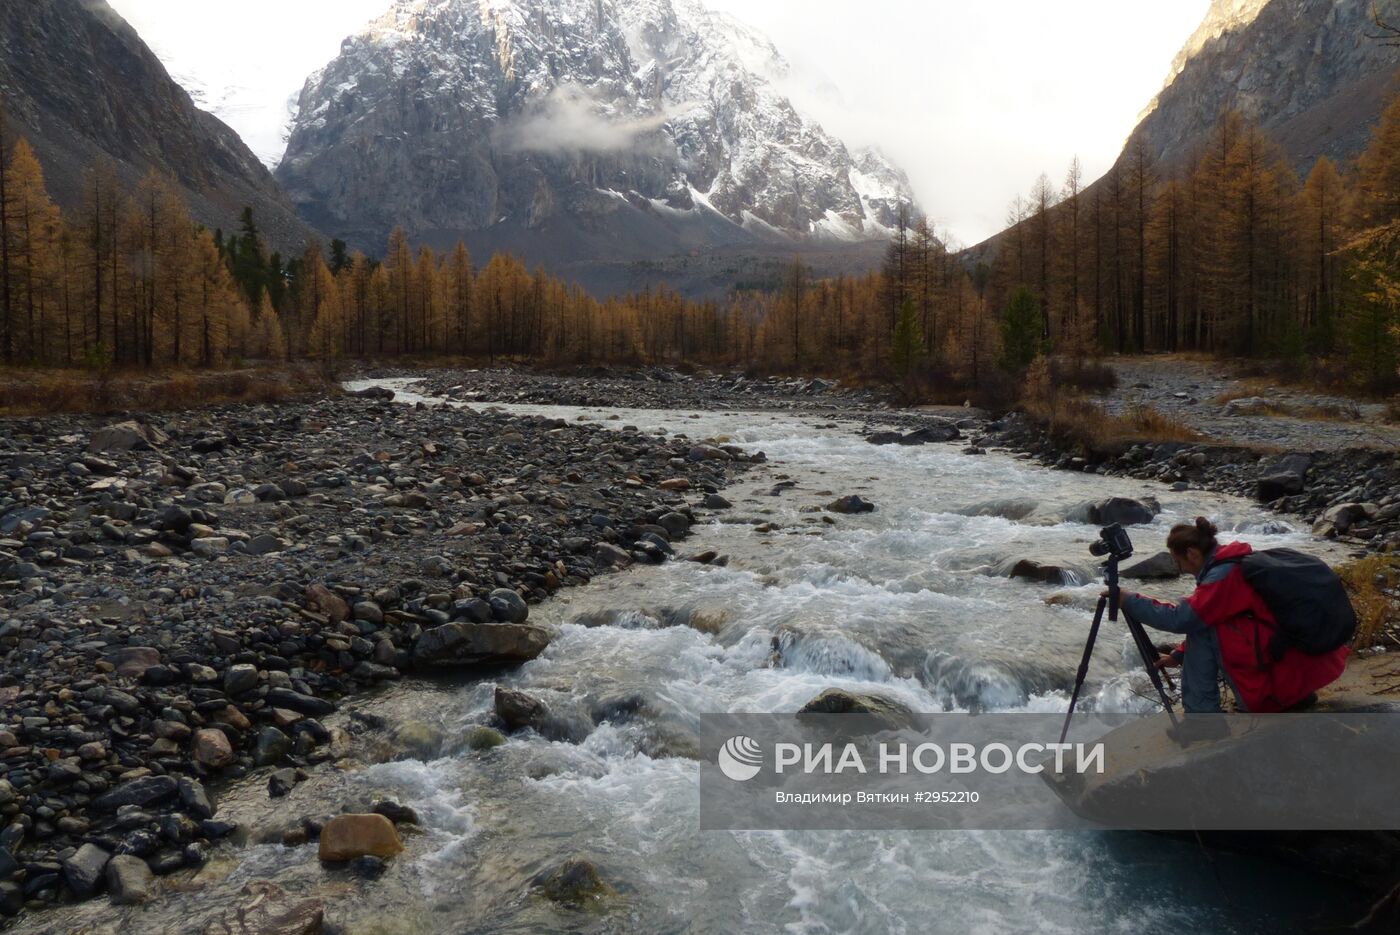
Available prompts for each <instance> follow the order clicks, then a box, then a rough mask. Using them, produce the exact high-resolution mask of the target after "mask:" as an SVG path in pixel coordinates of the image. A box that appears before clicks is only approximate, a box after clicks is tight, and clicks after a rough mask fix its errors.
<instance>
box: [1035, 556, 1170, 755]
mask: <svg viewBox="0 0 1400 935" xmlns="http://www.w3.org/2000/svg"><path fill="white" fill-rule="evenodd" d="M1100 554H1102V553H1100ZM1129 554H1131V553H1129ZM1118 558H1119V556H1117V555H1110V556H1109V557H1108V561H1106V562H1104V569H1105V573H1104V583H1105V584H1107V585H1108V595H1107V596H1106V597H1100V598H1099V604H1098V607H1096V608H1095V609H1094V624H1093V626H1091V627H1090V628H1089V638H1088V639H1087V640H1086V641H1085V642H1084V657H1083V658H1082V659H1080V660H1079V672H1078V673H1077V674H1076V675H1075V677H1074V693H1073V694H1072V695H1070V697H1069V710H1068V711H1066V712H1065V726H1064V727H1063V728H1062V729H1061V730H1060V743H1064V742H1065V737H1067V736H1068V735H1069V722H1070V718H1072V717H1074V706H1075V705H1076V704H1077V703H1078V702H1079V692H1080V690H1081V689H1083V688H1084V678H1085V677H1086V676H1087V675H1088V674H1089V659H1090V658H1091V657H1092V656H1093V655H1094V641H1095V640H1096V639H1098V636H1099V624H1101V623H1102V622H1103V612H1104V608H1105V607H1107V608H1108V619H1109V620H1117V619H1118V598H1119V593H1120V592H1119V590H1118ZM1123 621H1124V622H1125V623H1126V624H1127V625H1128V632H1129V633H1130V634H1132V637H1133V643H1134V645H1136V646H1137V651H1138V655H1140V656H1142V664H1143V667H1144V668H1146V669H1147V677H1148V678H1149V679H1151V680H1152V687H1154V688H1156V689H1157V694H1158V696H1159V697H1160V698H1161V699H1162V707H1163V708H1165V709H1166V711H1167V717H1169V718H1171V721H1172V726H1173V727H1175V726H1176V723H1177V722H1176V712H1174V711H1173V710H1172V701H1171V699H1170V698H1169V697H1167V689H1166V687H1165V686H1164V685H1163V684H1162V672H1161V671H1160V670H1159V669H1158V668H1157V650H1156V648H1155V647H1154V646H1153V645H1152V640H1150V639H1149V638H1148V636H1147V631H1146V630H1144V629H1143V628H1142V624H1140V623H1138V622H1137V621H1136V620H1134V619H1133V618H1132V617H1131V616H1129V615H1128V613H1127V612H1126V611H1125V612H1124V614H1123Z"/></svg>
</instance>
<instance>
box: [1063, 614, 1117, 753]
mask: <svg viewBox="0 0 1400 935" xmlns="http://www.w3.org/2000/svg"><path fill="white" fill-rule="evenodd" d="M1106 606H1108V598H1106V597H1101V598H1099V606H1098V607H1096V608H1094V624H1093V626H1091V627H1089V638H1088V639H1087V640H1085V641H1084V656H1083V657H1082V658H1081V659H1080V660H1079V671H1078V672H1077V673H1076V674H1075V676H1074V692H1073V694H1071V695H1070V696H1069V710H1068V711H1066V712H1065V726H1064V727H1063V728H1061V729H1060V743H1064V742H1065V738H1066V737H1067V736H1069V720H1070V718H1072V717H1074V706H1075V705H1076V704H1078V703H1079V692H1080V690H1081V689H1083V688H1084V679H1085V678H1086V677H1087V676H1088V675H1089V660H1090V658H1091V657H1092V656H1093V655H1094V640H1096V639H1098V636H1099V624H1100V623H1102V622H1103V610H1104V608H1105V607H1106Z"/></svg>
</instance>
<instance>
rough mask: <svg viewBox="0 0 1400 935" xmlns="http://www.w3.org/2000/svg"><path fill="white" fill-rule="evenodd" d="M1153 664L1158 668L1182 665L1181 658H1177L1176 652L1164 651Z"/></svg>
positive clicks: (1171, 667)
mask: <svg viewBox="0 0 1400 935" xmlns="http://www.w3.org/2000/svg"><path fill="white" fill-rule="evenodd" d="M1153 665H1154V666H1155V667H1156V668H1158V669H1175V668H1176V667H1177V666H1179V665H1181V660H1180V659H1178V658H1176V654H1175V653H1162V654H1161V655H1160V656H1158V657H1157V661H1156V662H1155V663H1153Z"/></svg>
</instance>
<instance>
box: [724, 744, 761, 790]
mask: <svg viewBox="0 0 1400 935" xmlns="http://www.w3.org/2000/svg"><path fill="white" fill-rule="evenodd" d="M719 769H720V772H722V773H724V775H725V776H727V777H729V778H730V779H732V780H734V781H735V782H748V781H749V780H750V779H752V778H754V777H755V776H757V775H758V773H759V770H761V769H763V748H762V747H760V746H759V745H758V741H757V740H754V739H753V738H752V737H744V736H739V737H730V738H729V739H728V740H726V741H725V742H724V746H722V747H720V748H719Z"/></svg>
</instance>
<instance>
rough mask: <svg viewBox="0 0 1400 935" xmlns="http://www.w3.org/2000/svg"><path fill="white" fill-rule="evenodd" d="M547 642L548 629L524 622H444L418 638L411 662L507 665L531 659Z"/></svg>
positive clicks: (549, 634) (429, 664)
mask: <svg viewBox="0 0 1400 935" xmlns="http://www.w3.org/2000/svg"><path fill="white" fill-rule="evenodd" d="M551 639H553V635H552V634H551V633H550V631H549V630H546V629H545V628H544V627H537V626H533V625H531V624H527V623H448V624H444V625H442V626H440V627H434V628H433V629H431V630H428V631H427V632H426V633H424V634H423V635H422V636H421V637H419V638H418V643H417V644H416V645H415V646H414V648H413V659H414V662H416V663H418V664H419V665H426V666H464V665H510V664H514V663H519V662H528V661H529V660H531V659H534V658H535V657H536V656H538V655H539V654H540V653H542V652H544V650H545V647H547V646H548V645H549V643H550V640H551Z"/></svg>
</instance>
